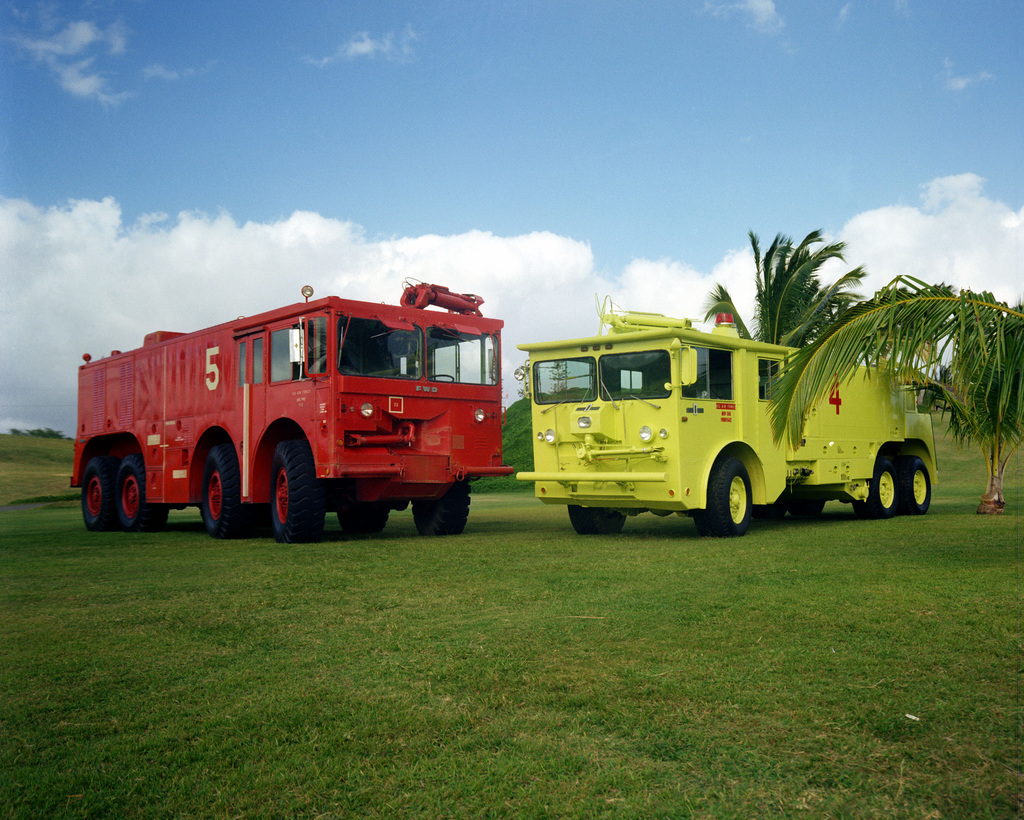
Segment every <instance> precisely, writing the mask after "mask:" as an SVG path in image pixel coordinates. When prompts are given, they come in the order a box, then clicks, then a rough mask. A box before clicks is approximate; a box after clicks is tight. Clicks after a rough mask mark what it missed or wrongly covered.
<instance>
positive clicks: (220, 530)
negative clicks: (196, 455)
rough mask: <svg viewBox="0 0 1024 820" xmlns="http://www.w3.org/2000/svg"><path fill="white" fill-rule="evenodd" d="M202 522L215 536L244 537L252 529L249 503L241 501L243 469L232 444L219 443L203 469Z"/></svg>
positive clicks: (211, 452)
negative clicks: (239, 464) (239, 465)
mask: <svg viewBox="0 0 1024 820" xmlns="http://www.w3.org/2000/svg"><path fill="white" fill-rule="evenodd" d="M201 508H202V513H203V523H204V524H205V525H206V531H207V532H208V533H209V534H210V535H212V536H213V537H214V538H244V537H245V536H246V535H248V534H249V532H250V531H251V529H252V516H251V514H250V513H251V511H250V509H249V506H248V505H247V504H243V503H242V471H241V470H240V469H239V467H238V455H237V453H235V445H233V444H218V445H217V446H216V447H214V448H213V449H211V450H210V454H209V455H208V456H207V457H206V468H205V469H204V470H203V500H202V505H201Z"/></svg>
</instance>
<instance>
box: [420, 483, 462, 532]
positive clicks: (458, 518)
mask: <svg viewBox="0 0 1024 820" xmlns="http://www.w3.org/2000/svg"><path fill="white" fill-rule="evenodd" d="M469 501H470V498H469V482H468V481H456V482H455V483H454V484H452V486H451V487H449V488H448V492H446V493H445V494H444V495H443V496H441V497H440V498H438V499H437V500H435V501H413V502H412V519H413V521H415V522H416V531H417V532H418V533H419V534H420V535H459V534H461V533H462V531H463V530H464V529H465V528H466V519H468V518H469Z"/></svg>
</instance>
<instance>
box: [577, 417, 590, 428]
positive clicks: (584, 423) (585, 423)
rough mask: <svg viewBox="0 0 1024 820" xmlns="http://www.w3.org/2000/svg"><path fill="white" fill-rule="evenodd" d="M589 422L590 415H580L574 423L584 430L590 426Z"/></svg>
mask: <svg viewBox="0 0 1024 820" xmlns="http://www.w3.org/2000/svg"><path fill="white" fill-rule="evenodd" d="M590 423H591V422H590V416H580V417H579V418H578V419H576V424H577V425H578V426H579V427H581V428H582V429H584V430H586V429H587V428H588V427H589V426H590Z"/></svg>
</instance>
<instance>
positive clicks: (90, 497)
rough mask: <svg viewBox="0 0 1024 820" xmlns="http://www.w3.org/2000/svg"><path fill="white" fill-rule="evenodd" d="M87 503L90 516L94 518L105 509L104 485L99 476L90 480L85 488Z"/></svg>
mask: <svg viewBox="0 0 1024 820" xmlns="http://www.w3.org/2000/svg"><path fill="white" fill-rule="evenodd" d="M85 503H86V506H87V507H88V508H89V515H91V516H92V517H93V518H95V517H96V516H98V515H99V514H100V510H102V509H103V483H102V482H101V481H100V479H99V477H98V476H93V477H92V478H90V479H89V483H88V484H87V485H86V488H85Z"/></svg>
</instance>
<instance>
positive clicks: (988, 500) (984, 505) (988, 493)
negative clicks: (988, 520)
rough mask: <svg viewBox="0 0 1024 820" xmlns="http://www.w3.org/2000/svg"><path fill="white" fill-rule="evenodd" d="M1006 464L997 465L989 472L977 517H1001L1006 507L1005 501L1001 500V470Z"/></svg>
mask: <svg viewBox="0 0 1024 820" xmlns="http://www.w3.org/2000/svg"><path fill="white" fill-rule="evenodd" d="M1005 466H1006V463H1005V462H1003V463H1002V464H999V465H998V467H997V468H996V469H995V470H992V471H990V473H989V477H988V487H986V488H985V494H984V495H983V496H982V497H981V503H980V504H979V505H978V515H1002V514H1003V509H1004V508H1005V507H1006V501H1005V500H1004V499H1003V468H1004V467H1005Z"/></svg>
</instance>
